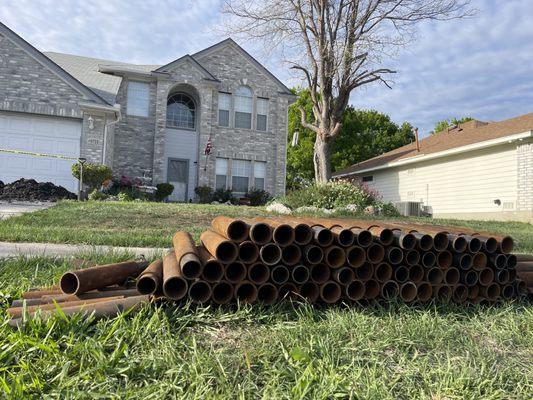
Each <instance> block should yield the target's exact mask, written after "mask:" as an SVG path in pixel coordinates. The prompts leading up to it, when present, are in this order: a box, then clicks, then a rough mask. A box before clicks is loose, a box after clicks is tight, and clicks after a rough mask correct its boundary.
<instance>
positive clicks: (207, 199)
mask: <svg viewBox="0 0 533 400" xmlns="http://www.w3.org/2000/svg"><path fill="white" fill-rule="evenodd" d="M194 193H196V196H197V197H198V202H199V203H202V204H206V203H211V202H212V201H213V189H212V188H211V187H209V186H198V187H196V188H195V189H194Z"/></svg>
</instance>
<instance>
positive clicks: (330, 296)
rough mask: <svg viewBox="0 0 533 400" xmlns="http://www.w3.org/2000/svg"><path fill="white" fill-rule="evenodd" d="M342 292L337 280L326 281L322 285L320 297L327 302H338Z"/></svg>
mask: <svg viewBox="0 0 533 400" xmlns="http://www.w3.org/2000/svg"><path fill="white" fill-rule="evenodd" d="M341 294H342V293H341V287H340V286H339V285H338V284H337V283H336V282H331V281H330V282H326V283H324V284H323V285H322V286H321V287H320V298H321V299H322V300H323V301H324V302H326V303H329V304H331V303H336V302H337V301H338V300H339V299H340V298H341Z"/></svg>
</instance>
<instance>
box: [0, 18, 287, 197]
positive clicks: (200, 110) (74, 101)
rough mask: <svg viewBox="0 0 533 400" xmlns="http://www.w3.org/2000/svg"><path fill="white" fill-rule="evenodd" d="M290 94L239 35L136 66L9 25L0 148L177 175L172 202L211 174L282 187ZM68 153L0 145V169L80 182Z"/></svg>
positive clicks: (142, 173) (0, 65)
mask: <svg viewBox="0 0 533 400" xmlns="http://www.w3.org/2000/svg"><path fill="white" fill-rule="evenodd" d="M293 98H294V96H293V95H292V94H291V92H290V91H289V89H288V88H287V87H286V86H285V85H284V84H283V83H282V82H280V81H279V80H278V79H277V78H276V77H274V76H273V75H272V74H271V73H270V72H269V71H268V70H267V69H266V68H265V67H263V66H262V65H261V64H260V63H259V62H258V61H257V60H255V59H254V58H253V57H252V56H250V55H249V54H248V53H247V52H246V51H245V50H243V49H242V48H241V47H240V46H239V45H238V44H237V43H235V42H234V41H233V40H231V39H226V40H224V41H222V42H220V43H217V44H215V45H213V46H211V47H209V48H207V49H204V50H202V51H200V52H198V53H195V54H192V55H185V56H183V57H180V58H178V59H177V60H175V61H172V62H170V63H168V64H166V65H162V66H161V65H136V64H128V63H122V62H115V61H108V60H100V59H94V58H88V57H81V56H75V55H68V54H60V53H47V52H44V53H43V52H40V51H38V50H37V49H35V48H34V47H33V46H31V45H30V44H29V43H27V42H25V41H24V40H23V39H22V38H21V37H20V36H18V35H17V34H15V33H14V32H13V31H11V30H9V28H7V27H6V26H5V25H2V24H0V148H7V149H15V150H25V151H31V152H37V153H45V154H63V155H70V156H74V157H79V156H81V157H85V158H87V160H88V161H90V162H95V163H103V164H106V165H108V166H110V167H111V168H112V169H113V172H114V174H115V175H117V176H121V175H125V176H128V177H131V178H136V177H143V178H145V179H146V181H148V183H151V184H157V183H160V182H171V183H172V184H173V185H174V186H175V190H174V193H173V194H172V196H171V200H174V201H188V200H189V199H194V188H195V187H196V186H203V185H208V186H211V187H213V188H220V187H223V188H230V189H232V190H233V191H234V192H235V193H237V194H239V193H243V192H245V191H247V190H248V189H250V188H252V187H256V188H264V189H265V190H267V191H269V192H270V193H272V194H279V193H283V192H284V190H285V169H286V140H287V108H288V105H289V104H290V102H291V101H292V100H293ZM208 141H210V142H211V143H212V151H211V154H210V155H208V156H206V155H204V150H205V147H206V144H207V142H208ZM71 163H72V162H70V161H65V160H57V159H47V158H46V157H30V156H27V155H16V154H6V153H2V152H0V180H3V181H4V182H6V181H7V182H9V181H12V180H15V179H18V178H20V177H26V178H34V179H36V180H38V181H52V182H54V183H56V184H61V185H63V186H65V187H67V188H68V189H70V190H72V191H74V190H75V189H76V181H74V180H73V178H72V177H71V176H70V165H71Z"/></svg>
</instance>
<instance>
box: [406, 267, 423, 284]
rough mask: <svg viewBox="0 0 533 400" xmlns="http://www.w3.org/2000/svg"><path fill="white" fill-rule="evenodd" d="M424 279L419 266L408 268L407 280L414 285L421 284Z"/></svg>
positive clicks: (421, 268)
mask: <svg viewBox="0 0 533 400" xmlns="http://www.w3.org/2000/svg"><path fill="white" fill-rule="evenodd" d="M423 279H424V268H423V267H422V266H421V265H413V266H412V267H411V268H409V280H410V281H412V282H414V283H419V282H422V280H423Z"/></svg>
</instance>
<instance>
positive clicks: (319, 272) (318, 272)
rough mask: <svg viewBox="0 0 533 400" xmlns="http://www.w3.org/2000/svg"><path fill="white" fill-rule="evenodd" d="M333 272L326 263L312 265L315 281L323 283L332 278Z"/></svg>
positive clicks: (312, 275)
mask: <svg viewBox="0 0 533 400" xmlns="http://www.w3.org/2000/svg"><path fill="white" fill-rule="evenodd" d="M330 275H331V272H330V270H329V267H328V266H327V265H325V264H316V265H313V266H312V267H311V279H312V280H313V282H315V283H318V284H322V283H324V282H327V281H328V279H329V278H330Z"/></svg>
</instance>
